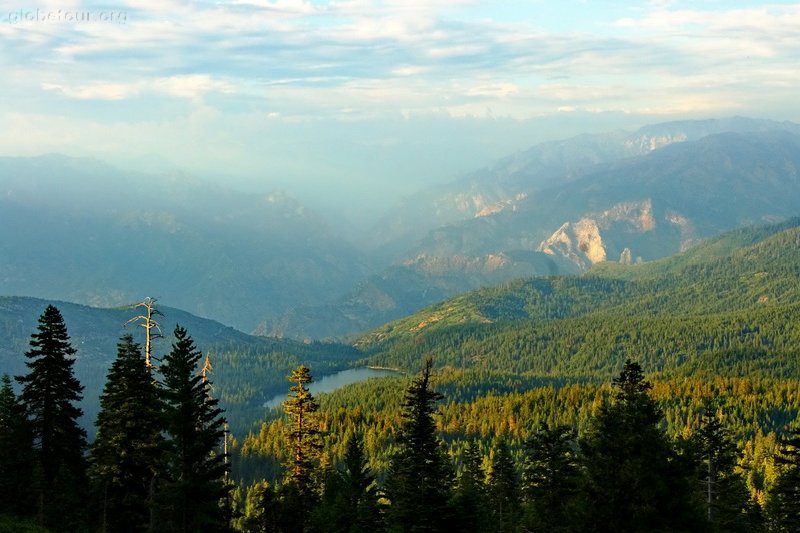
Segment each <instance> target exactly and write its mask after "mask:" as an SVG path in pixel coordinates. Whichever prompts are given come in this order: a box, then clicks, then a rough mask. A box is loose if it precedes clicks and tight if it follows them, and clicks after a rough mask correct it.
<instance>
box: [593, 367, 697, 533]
mask: <svg viewBox="0 0 800 533" xmlns="http://www.w3.org/2000/svg"><path fill="white" fill-rule="evenodd" d="M613 386H614V388H615V393H614V401H613V403H611V404H605V405H603V406H602V407H601V408H600V410H599V412H598V414H597V416H596V417H595V419H594V420H593V423H592V425H591V427H590V428H589V430H588V431H587V434H586V436H585V438H584V439H583V440H582V441H581V449H582V450H583V453H584V458H585V465H586V471H587V477H588V495H589V497H590V500H589V512H588V517H587V518H588V524H587V527H588V528H589V529H590V530H592V531H626V532H630V533H634V532H642V533H645V532H652V531H667V530H673V531H675V530H677V531H698V530H701V529H702V528H703V526H704V520H703V517H702V514H701V512H700V509H699V507H698V506H697V504H696V501H695V499H694V497H693V496H694V495H695V494H696V491H695V490H694V489H693V487H692V483H693V481H692V477H693V475H692V474H693V471H692V469H691V468H690V464H687V463H686V462H684V461H682V460H681V458H680V457H678V455H677V454H676V453H675V451H674V450H673V448H672V444H671V442H670V441H669V440H668V439H667V437H666V435H665V434H664V432H663V431H662V430H661V419H662V414H661V410H660V409H659V408H658V406H657V405H656V403H655V401H654V400H653V399H652V398H651V397H650V396H649V391H650V389H651V385H650V383H649V382H648V381H646V380H645V379H644V374H643V372H642V369H641V367H640V366H639V364H638V363H635V362H631V361H627V362H626V363H625V367H624V369H623V370H622V372H621V374H620V376H619V377H618V378H615V379H614V381H613Z"/></svg>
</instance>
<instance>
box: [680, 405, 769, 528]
mask: <svg viewBox="0 0 800 533" xmlns="http://www.w3.org/2000/svg"><path fill="white" fill-rule="evenodd" d="M691 440H692V444H693V447H694V449H695V450H696V451H695V453H696V454H697V463H698V466H699V470H698V478H699V479H700V486H701V487H702V490H703V495H702V499H703V501H704V502H705V508H706V513H705V514H706V520H707V521H708V524H709V526H710V528H711V529H712V530H713V531H726V532H731V533H733V532H737V531H740V532H742V533H744V532H751V531H754V530H756V529H757V528H758V527H759V525H760V524H759V522H760V520H759V516H758V511H757V508H756V506H755V505H754V503H753V502H752V501H751V500H750V497H749V494H748V492H747V487H746V485H745V483H744V479H743V478H742V477H741V476H740V475H738V474H737V473H736V472H735V469H736V464H737V460H738V454H737V451H736V445H735V444H734V442H733V440H732V439H731V437H730V435H729V432H728V430H727V429H726V428H725V427H724V426H723V425H722V422H721V421H720V420H719V418H717V416H716V415H715V413H714V411H713V410H712V409H710V408H708V407H706V409H705V411H704V413H703V417H702V420H701V423H700V428H699V429H698V431H697V432H696V433H695V434H694V435H693V436H692V439H691Z"/></svg>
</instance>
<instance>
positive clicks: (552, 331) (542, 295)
mask: <svg viewBox="0 0 800 533" xmlns="http://www.w3.org/2000/svg"><path fill="white" fill-rule="evenodd" d="M798 265H800V219H794V220H792V221H790V222H787V223H784V224H780V225H774V226H769V227H760V228H749V229H747V230H740V231H736V232H732V233H729V234H726V235H724V236H723V237H720V238H719V239H715V240H713V241H711V242H709V243H708V244H701V245H698V247H696V248H695V249H692V250H690V251H688V252H685V253H684V254H680V255H678V256H675V257H671V258H668V259H664V260H661V261H657V262H654V263H651V264H647V265H639V266H621V265H617V266H616V267H614V268H610V267H609V266H603V267H602V268H599V269H594V270H590V271H589V272H588V273H586V274H584V275H583V276H579V277H573V278H564V277H554V278H548V279H528V280H520V281H516V282H513V283H510V284H506V285H503V286H499V287H495V288H490V289H482V290H478V291H475V292H472V293H469V294H466V295H462V296H460V297H458V298H455V299H451V300H448V301H445V302H442V303H441V304H437V305H435V306H432V307H430V308H427V309H425V310H424V311H421V312H419V313H416V314H414V315H411V316H409V317H406V318H404V319H401V320H398V321H395V322H392V323H389V324H386V325H384V326H382V327H380V328H378V329H376V330H374V331H372V332H370V333H369V334H367V335H365V336H363V337H361V338H360V339H359V341H358V342H357V344H356V345H357V346H358V347H359V348H361V349H363V350H365V351H366V352H367V353H369V354H372V355H371V356H370V358H369V359H368V361H370V362H371V363H374V364H382V365H394V366H398V367H402V368H414V367H415V366H418V364H419V360H420V359H421V358H422V357H424V356H426V355H432V356H434V357H435V358H437V360H438V361H439V364H444V365H452V366H455V367H464V368H473V369H476V370H477V369H480V370H482V371H489V372H493V371H502V372H514V373H526V372H535V373H540V374H545V375H558V376H568V375H572V376H585V375H591V374H593V373H595V372H599V373H601V374H608V373H609V372H611V371H612V369H613V368H615V365H618V364H619V363H620V359H624V358H625V357H634V358H637V359H645V360H646V361H647V364H648V366H649V367H651V368H658V369H662V370H664V371H671V372H677V371H690V369H693V368H694V369H697V368H705V369H708V368H710V367H711V368H717V369H719V370H720V371H721V372H727V373H737V372H739V373H746V372H749V371H752V372H754V373H758V372H769V373H772V375H774V374H776V373H777V374H778V375H780V376H782V377H788V376H796V375H797V373H798V372H800V357H798V356H800V348H798V346H800V345H798V344H795V343H797V342H800V324H798V323H797V321H796V320H795V318H796V316H797V315H796V314H797V312H798V311H800V283H798V282H799V281H800V266H798ZM748 369H749V370H748Z"/></svg>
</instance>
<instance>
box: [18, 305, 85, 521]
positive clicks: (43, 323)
mask: <svg viewBox="0 0 800 533" xmlns="http://www.w3.org/2000/svg"><path fill="white" fill-rule="evenodd" d="M25 356H26V357H27V358H28V359H29V361H27V362H26V365H27V366H28V368H29V369H30V372H29V373H28V374H27V375H25V376H17V378H16V379H17V381H18V382H20V383H21V384H22V386H23V388H22V393H21V394H20V399H21V400H22V403H23V404H24V405H25V409H26V411H27V415H28V419H29V420H30V422H31V428H32V432H33V437H34V449H35V451H36V455H35V457H36V472H37V473H36V475H35V478H34V482H35V484H36V490H37V492H38V497H39V518H40V521H41V522H42V523H43V524H44V525H46V526H48V527H50V528H53V529H62V528H63V529H65V530H75V529H78V528H79V527H80V524H82V523H83V521H84V518H85V512H84V507H85V495H86V493H87V491H86V490H85V487H86V460H85V458H84V450H85V449H86V432H85V431H84V430H83V428H81V426H80V425H79V424H78V418H80V416H81V415H82V414H83V411H82V410H81V409H80V408H79V407H78V406H77V405H76V404H77V403H78V402H79V401H80V400H81V398H82V392H83V386H82V385H81V384H80V382H79V381H78V380H77V378H75V375H74V373H73V365H74V363H75V357H74V356H75V349H74V348H73V347H72V345H71V344H70V340H69V334H68V333H67V327H66V325H65V324H64V319H63V317H62V316H61V312H60V311H59V310H58V309H57V308H55V307H54V306H52V305H48V306H47V308H46V309H45V311H44V313H43V314H42V315H41V316H40V317H39V325H38V326H37V332H36V333H34V334H33V335H31V340H30V349H29V350H28V352H27V353H26V354H25Z"/></svg>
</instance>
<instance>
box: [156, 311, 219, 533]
mask: <svg viewBox="0 0 800 533" xmlns="http://www.w3.org/2000/svg"><path fill="white" fill-rule="evenodd" d="M174 335H175V342H174V343H173V345H172V350H171V351H170V353H169V354H167V355H166V356H164V359H163V361H162V364H161V374H162V376H163V380H164V384H163V398H164V421H165V428H166V431H167V435H168V443H167V454H166V459H167V474H168V475H167V480H166V482H165V483H164V484H163V490H162V491H161V493H160V495H159V497H160V499H161V501H160V502H159V505H160V506H161V509H160V516H159V521H160V522H162V523H163V524H164V527H165V528H166V529H169V530H172V531H180V532H190V531H192V532H195V531H196V532H200V531H203V532H214V531H225V530H227V529H228V526H227V522H228V519H229V517H227V516H226V513H225V512H224V508H223V506H222V505H221V502H223V501H224V500H225V499H226V498H227V494H228V491H229V488H230V487H229V486H228V485H226V484H225V482H224V477H225V473H226V472H227V469H228V465H227V464H225V461H224V456H223V453H222V452H221V450H220V446H221V444H222V439H223V437H224V424H225V420H224V418H223V417H222V409H220V408H219V406H218V400H216V399H214V398H211V395H210V386H211V383H210V382H209V381H207V380H205V379H204V378H203V376H201V375H200V374H199V373H198V363H199V361H200V358H201V357H202V354H201V353H200V352H199V351H198V350H197V348H196V347H195V344H194V341H193V340H192V338H191V337H190V336H189V334H188V333H187V331H186V330H185V329H184V328H182V327H180V326H177V327H176V328H175V333H174Z"/></svg>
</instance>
